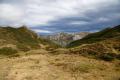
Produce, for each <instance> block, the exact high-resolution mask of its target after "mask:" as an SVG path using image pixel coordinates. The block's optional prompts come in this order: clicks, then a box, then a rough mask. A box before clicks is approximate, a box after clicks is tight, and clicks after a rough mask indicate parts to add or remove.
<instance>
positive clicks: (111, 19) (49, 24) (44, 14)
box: [0, 0, 120, 34]
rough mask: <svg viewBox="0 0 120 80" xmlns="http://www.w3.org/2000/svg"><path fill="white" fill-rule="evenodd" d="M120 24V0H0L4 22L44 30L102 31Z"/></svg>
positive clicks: (51, 31) (2, 24) (0, 14)
mask: <svg viewBox="0 0 120 80" xmlns="http://www.w3.org/2000/svg"><path fill="white" fill-rule="evenodd" d="M118 24H120V0H0V25H1V26H8V25H9V26H14V27H19V26H21V25H27V26H28V27H29V28H30V29H32V30H34V31H36V32H38V33H44V34H51V33H56V32H80V31H98V30H101V29H103V28H106V27H111V26H114V25H118Z"/></svg>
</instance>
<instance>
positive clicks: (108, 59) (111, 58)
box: [100, 54, 115, 61]
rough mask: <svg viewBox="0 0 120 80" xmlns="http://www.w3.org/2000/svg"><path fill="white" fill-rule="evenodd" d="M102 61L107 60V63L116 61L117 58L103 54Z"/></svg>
mask: <svg viewBox="0 0 120 80" xmlns="http://www.w3.org/2000/svg"><path fill="white" fill-rule="evenodd" d="M100 59H102V60H105V61H112V60H114V59H115V57H114V56H113V55H110V54H103V55H101V56H100Z"/></svg>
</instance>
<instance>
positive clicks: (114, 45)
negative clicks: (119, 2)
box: [0, 25, 120, 60]
mask: <svg viewBox="0 0 120 80" xmlns="http://www.w3.org/2000/svg"><path fill="white" fill-rule="evenodd" d="M58 44H59V45H58ZM60 45H62V46H63V47H66V48H68V49H67V51H69V52H67V53H70V54H80V55H84V56H93V57H94V58H97V59H98V58H102V59H105V60H111V59H114V58H117V59H120V25H118V26H115V27H112V28H106V29H104V30H102V31H99V32H95V33H88V32H80V33H72V34H69V33H57V34H54V35H47V36H44V35H42V36H39V35H37V34H36V33H35V32H33V31H31V30H29V29H28V28H27V27H26V26H21V27H19V28H13V27H0V54H8V53H9V52H10V51H11V53H15V52H16V51H29V50H33V49H41V48H42V49H46V50H53V51H54V50H55V49H56V48H60V47H61V46H60Z"/></svg>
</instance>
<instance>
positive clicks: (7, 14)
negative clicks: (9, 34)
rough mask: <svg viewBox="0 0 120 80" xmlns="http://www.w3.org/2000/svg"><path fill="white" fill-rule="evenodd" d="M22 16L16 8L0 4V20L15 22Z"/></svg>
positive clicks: (20, 11)
mask: <svg viewBox="0 0 120 80" xmlns="http://www.w3.org/2000/svg"><path fill="white" fill-rule="evenodd" d="M23 15H24V13H23V11H22V10H20V9H19V8H18V7H17V6H13V5H10V4H0V19H4V20H10V21H16V20H20V19H21V18H22V16H23Z"/></svg>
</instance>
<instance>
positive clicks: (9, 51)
mask: <svg viewBox="0 0 120 80" xmlns="http://www.w3.org/2000/svg"><path fill="white" fill-rule="evenodd" d="M17 52H18V51H17V50H15V49H13V48H11V47H3V48H1V49H0V55H15V54H16V53H17Z"/></svg>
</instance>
